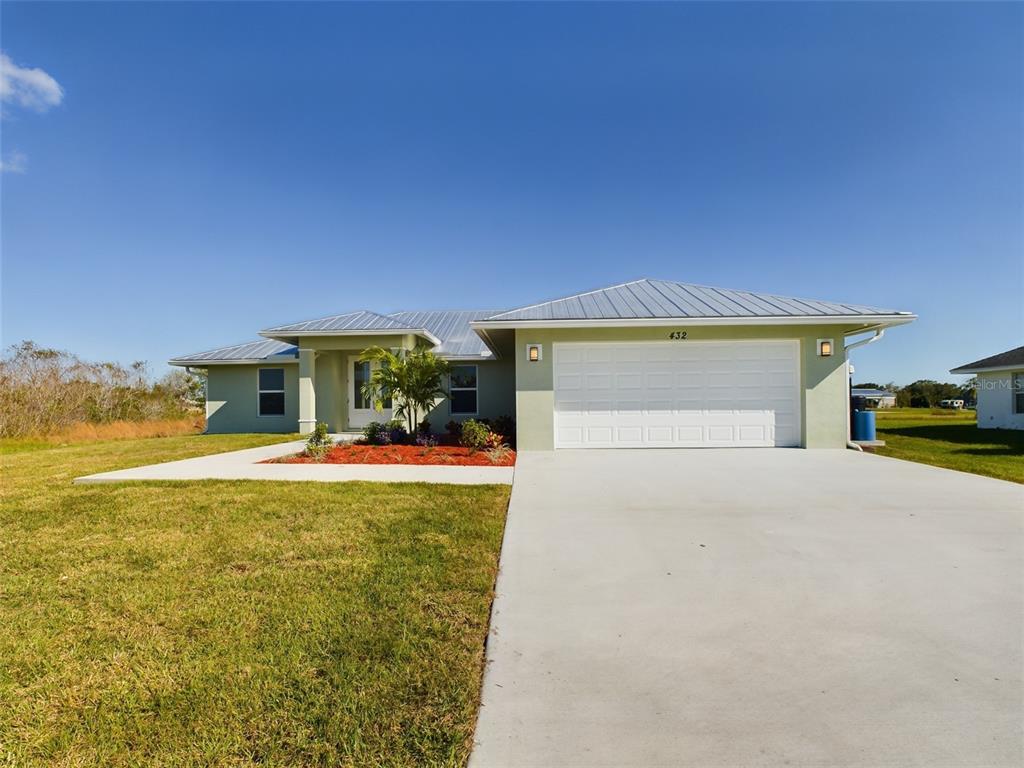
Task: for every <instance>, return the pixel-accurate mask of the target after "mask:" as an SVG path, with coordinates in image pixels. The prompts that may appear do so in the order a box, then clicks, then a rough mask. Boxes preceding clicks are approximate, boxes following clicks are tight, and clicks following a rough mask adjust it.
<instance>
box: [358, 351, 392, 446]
mask: <svg viewBox="0 0 1024 768" xmlns="http://www.w3.org/2000/svg"><path fill="white" fill-rule="evenodd" d="M376 365H377V364H376V363H373V367H376ZM370 371H371V364H370V363H369V362H367V361H365V360H360V359H359V358H358V357H355V356H353V357H350V358H349V359H348V382H349V383H348V428H349V429H362V428H363V427H365V426H366V425H367V424H369V423H370V422H371V421H390V420H391V401H390V400H386V401H385V402H384V406H385V407H384V410H383V411H375V410H374V409H373V403H372V402H370V400H369V399H368V398H366V397H365V396H364V395H363V385H364V384H365V383H366V382H367V381H369V380H370Z"/></svg>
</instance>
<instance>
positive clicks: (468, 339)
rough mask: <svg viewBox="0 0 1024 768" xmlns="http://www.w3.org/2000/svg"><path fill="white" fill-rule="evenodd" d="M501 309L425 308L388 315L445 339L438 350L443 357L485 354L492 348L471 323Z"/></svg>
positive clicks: (397, 320) (436, 350) (488, 353)
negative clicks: (436, 309)
mask: <svg viewBox="0 0 1024 768" xmlns="http://www.w3.org/2000/svg"><path fill="white" fill-rule="evenodd" d="M496 311H497V310H493V309H486V310H485V309H480V310H466V309H462V310H446V311H425V312H394V313H392V314H390V315H388V317H389V318H392V319H393V320H395V321H396V322H398V323H400V324H402V325H408V326H415V327H417V328H425V329H427V330H428V331H430V332H431V333H432V334H434V336H436V337H437V338H439V339H440V340H441V343H440V344H439V345H437V346H436V347H434V352H436V353H437V354H439V355H441V356H442V357H482V356H488V357H489V356H490V355H491V351H490V350H489V349H488V348H487V345H486V344H484V342H483V339H481V338H480V337H479V336H478V335H477V333H476V331H474V330H473V329H472V328H471V327H470V326H469V322H470V321H471V320H477V319H479V318H481V317H487V316H488V315H493V314H494V313H495V312H496Z"/></svg>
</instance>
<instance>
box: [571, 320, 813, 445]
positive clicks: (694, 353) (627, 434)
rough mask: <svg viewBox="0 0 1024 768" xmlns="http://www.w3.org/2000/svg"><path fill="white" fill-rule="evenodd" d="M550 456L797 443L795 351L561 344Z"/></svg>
mask: <svg viewBox="0 0 1024 768" xmlns="http://www.w3.org/2000/svg"><path fill="white" fill-rule="evenodd" d="M552 352H553V355H554V395H555V414H554V417H555V447H556V448H658V447H664V448H686V447H694V448H706V447H716V446H723V447H725V446H731V447H735V446H751V447H754V446H758V447H760V446H797V445H800V344H799V342H798V341H796V340H773V341H678V342H674V341H669V342H646V343H644V342H628V343H562V344H555V345H554V347H553V350H552Z"/></svg>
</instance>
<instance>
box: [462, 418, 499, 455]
mask: <svg viewBox="0 0 1024 768" xmlns="http://www.w3.org/2000/svg"><path fill="white" fill-rule="evenodd" d="M490 436H491V430H489V429H488V428H487V425H486V424H482V423H480V422H479V421H476V420H475V419H467V420H466V421H464V422H462V431H461V433H460V435H459V443H461V444H462V445H463V446H464V447H466V448H469V449H470V450H471V451H479V450H481V449H483V448H486V447H487V446H488V441H489V440H490Z"/></svg>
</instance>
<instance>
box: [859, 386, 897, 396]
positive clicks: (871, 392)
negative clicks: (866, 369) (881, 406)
mask: <svg viewBox="0 0 1024 768" xmlns="http://www.w3.org/2000/svg"><path fill="white" fill-rule="evenodd" d="M850 394H851V395H853V396H854V397H896V394H895V393H894V392H889V391H888V390H885V389H871V388H868V389H865V388H864V387H852V388H851V389H850Z"/></svg>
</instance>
